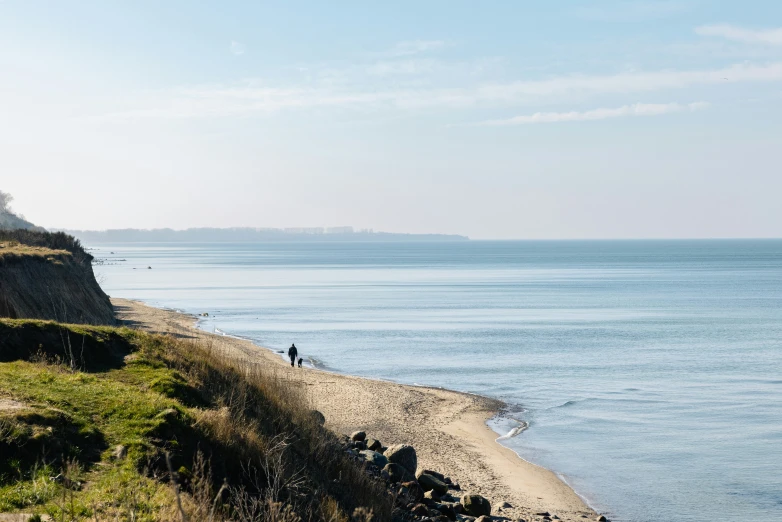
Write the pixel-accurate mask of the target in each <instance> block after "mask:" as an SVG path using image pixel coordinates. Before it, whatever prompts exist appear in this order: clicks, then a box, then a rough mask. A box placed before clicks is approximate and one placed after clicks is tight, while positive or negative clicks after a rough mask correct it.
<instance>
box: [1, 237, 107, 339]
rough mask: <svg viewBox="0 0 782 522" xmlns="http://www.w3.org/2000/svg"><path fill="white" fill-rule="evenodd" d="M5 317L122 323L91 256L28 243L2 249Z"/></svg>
mask: <svg viewBox="0 0 782 522" xmlns="http://www.w3.org/2000/svg"><path fill="white" fill-rule="evenodd" d="M0 317H10V318H13V319H50V320H54V321H59V322H63V323H77V324H93V325H111V324H115V323H116V320H115V318H114V309H113V307H112V305H111V301H110V300H109V296H107V295H106V294H105V293H104V292H103V290H102V289H101V287H100V285H99V284H98V282H97V281H96V280H95V274H94V273H93V271H92V262H91V258H90V257H89V256H74V255H73V254H72V253H70V252H67V251H64V250H49V249H45V248H28V247H24V246H18V247H16V248H14V247H7V246H6V247H5V248H0Z"/></svg>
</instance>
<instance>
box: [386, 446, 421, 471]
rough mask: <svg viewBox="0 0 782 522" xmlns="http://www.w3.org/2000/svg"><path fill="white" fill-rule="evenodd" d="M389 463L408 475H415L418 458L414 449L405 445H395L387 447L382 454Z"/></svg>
mask: <svg viewBox="0 0 782 522" xmlns="http://www.w3.org/2000/svg"><path fill="white" fill-rule="evenodd" d="M383 454H384V455H385V456H386V458H387V459H388V461H389V462H393V463H394V464H399V465H400V466H402V467H403V468H405V469H406V470H407V471H409V472H410V473H415V470H416V468H417V467H418V458H417V457H416V454H415V448H413V447H412V446H408V445H407V444H396V445H394V446H389V447H388V449H387V450H386V451H385V452H384V453H383Z"/></svg>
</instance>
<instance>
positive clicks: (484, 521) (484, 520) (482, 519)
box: [475, 515, 491, 522]
mask: <svg viewBox="0 0 782 522" xmlns="http://www.w3.org/2000/svg"><path fill="white" fill-rule="evenodd" d="M475 522H491V516H490V515H481V516H479V517H478V519H477V520H476V521H475Z"/></svg>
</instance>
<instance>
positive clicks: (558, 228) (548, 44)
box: [0, 0, 782, 238]
mask: <svg viewBox="0 0 782 522" xmlns="http://www.w3.org/2000/svg"><path fill="white" fill-rule="evenodd" d="M0 118H2V120H1V121H2V125H0V189H2V190H6V191H9V192H11V193H12V194H14V196H15V197H16V202H15V208H16V209H17V210H18V211H20V212H22V213H24V214H25V215H26V216H27V217H28V218H29V219H31V220H32V221H34V222H36V223H40V224H42V225H44V226H50V227H66V228H93V229H104V228H118V227H164V226H167V227H174V228H184V227H190V226H268V227H287V226H291V227H293V226H336V225H343V224H346V225H353V226H355V227H360V228H365V227H366V228H375V229H379V230H387V231H400V232H448V233H462V234H468V235H470V236H471V237H475V238H598V237H780V236H782V204H780V194H782V169H780V165H781V164H782V162H781V161H780V160H782V2H777V1H752V0H749V1H742V2H738V1H723V2H713V1H705V0H692V1H688V0H681V1H680V0H670V1H665V0H661V1H602V2H573V1H571V2H568V1H560V2H556V1H552V2H522V1H515V2H512V1H506V2H498V1H482V2H477V1H472V2H467V1H461V2H460V1H453V0H449V1H420V0H419V1H416V2H403V1H402V2H400V1H397V2H387V3H382V4H381V3H379V2H320V1H318V2H315V1H311V2H294V1H286V2H259V1H255V2H250V1H244V2H240V1H221V2H209V3H207V2H192V1H170V0H169V1H138V0H136V1H132V2H131V1H127V2H119V1H105V0H94V1H78V2H77V1H72V2H68V1H65V0H58V1H48V2H47V1H38V0H0Z"/></svg>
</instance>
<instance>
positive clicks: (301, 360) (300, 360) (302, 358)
mask: <svg viewBox="0 0 782 522" xmlns="http://www.w3.org/2000/svg"><path fill="white" fill-rule="evenodd" d="M303 362H304V357H299V368H301V363H303Z"/></svg>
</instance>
